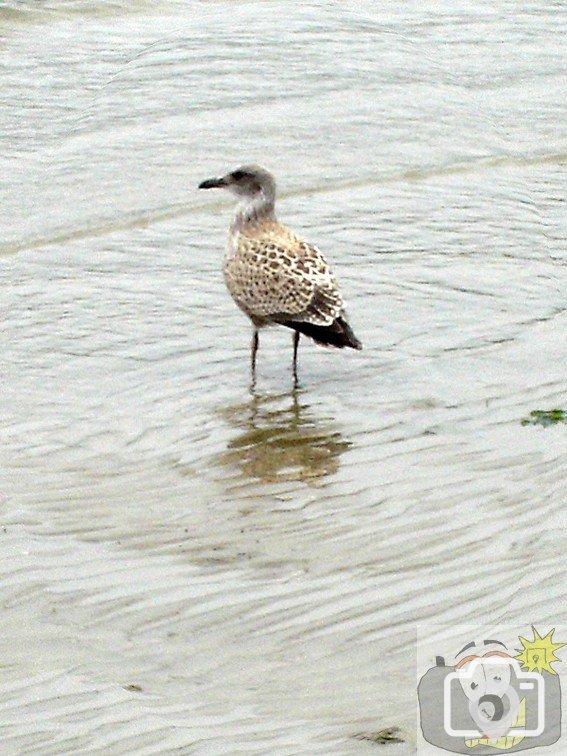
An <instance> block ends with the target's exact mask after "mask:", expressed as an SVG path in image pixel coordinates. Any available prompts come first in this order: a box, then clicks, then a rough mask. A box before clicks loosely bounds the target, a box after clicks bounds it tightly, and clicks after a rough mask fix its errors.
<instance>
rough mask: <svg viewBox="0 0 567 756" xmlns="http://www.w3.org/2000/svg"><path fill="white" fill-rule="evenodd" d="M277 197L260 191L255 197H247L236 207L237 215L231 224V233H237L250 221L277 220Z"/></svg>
mask: <svg viewBox="0 0 567 756" xmlns="http://www.w3.org/2000/svg"><path fill="white" fill-rule="evenodd" d="M275 217H276V215H275V197H274V196H273V195H272V194H266V193H264V192H259V193H258V194H256V195H255V196H254V197H247V198H246V199H245V200H243V201H242V202H241V203H240V204H239V205H238V207H237V209H236V215H235V216H234V220H233V221H232V223H231V226H230V232H231V234H237V233H239V232H240V231H242V230H243V228H245V227H246V226H247V225H248V224H249V223H252V224H254V223H260V222H262V221H264V220H275Z"/></svg>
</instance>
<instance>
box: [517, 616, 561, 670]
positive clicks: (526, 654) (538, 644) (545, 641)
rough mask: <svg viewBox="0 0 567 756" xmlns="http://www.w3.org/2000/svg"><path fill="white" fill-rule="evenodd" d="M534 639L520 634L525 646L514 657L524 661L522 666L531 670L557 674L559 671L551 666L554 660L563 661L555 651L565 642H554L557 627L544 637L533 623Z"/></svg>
mask: <svg viewBox="0 0 567 756" xmlns="http://www.w3.org/2000/svg"><path fill="white" fill-rule="evenodd" d="M532 630H533V633H534V639H533V640H531V641H529V640H527V638H522V636H520V638H519V640H520V642H521V644H522V646H523V647H524V650H523V651H521V652H520V653H519V654H518V656H516V657H514V658H515V659H519V660H520V661H521V662H522V667H524V668H527V669H528V671H530V672H534V671H535V672H542V671H544V670H545V671H546V672H551V674H552V675H556V674H557V672H556V671H555V670H554V669H553V667H552V666H551V665H552V663H553V662H557V661H561V659H559V658H558V657H557V656H555V651H557V649H558V648H562V647H563V646H564V645H565V643H554V642H553V633H554V632H555V628H553V630H550V631H549V632H548V634H547V635H546V636H545V638H542V637H541V636H540V635H539V633H538V631H537V630H536V629H535V627H534V626H533V625H532Z"/></svg>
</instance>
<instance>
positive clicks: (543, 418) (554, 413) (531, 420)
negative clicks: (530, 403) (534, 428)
mask: <svg viewBox="0 0 567 756" xmlns="http://www.w3.org/2000/svg"><path fill="white" fill-rule="evenodd" d="M557 423H567V412H565V410H560V409H552V410H532V411H531V412H530V416H529V417H524V419H523V420H522V425H543V426H544V427H547V426H548V425H556V424H557Z"/></svg>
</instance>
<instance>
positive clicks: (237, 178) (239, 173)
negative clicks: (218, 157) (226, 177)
mask: <svg viewBox="0 0 567 756" xmlns="http://www.w3.org/2000/svg"><path fill="white" fill-rule="evenodd" d="M245 176H246V173H245V172H244V171H234V173H233V174H232V178H233V179H234V180H235V181H240V180H241V179H243V178H244V177H245Z"/></svg>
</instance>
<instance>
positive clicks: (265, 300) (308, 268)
mask: <svg viewBox="0 0 567 756" xmlns="http://www.w3.org/2000/svg"><path fill="white" fill-rule="evenodd" d="M278 226H279V224H278ZM278 232H279V233H278ZM224 276H225V281H226V284H227V286H228V289H229V291H230V293H231V294H232V296H233V298H234V299H235V301H236V302H237V304H238V305H239V306H240V307H241V308H242V309H243V310H245V311H246V312H248V313H249V314H250V315H251V316H255V317H258V318H266V319H271V320H279V319H282V318H285V319H287V320H291V321H297V322H304V323H313V324H315V325H322V326H325V325H331V323H333V321H334V320H335V319H336V318H337V317H339V315H340V314H341V312H342V310H343V308H344V302H343V299H342V297H341V294H340V292H339V289H338V286H337V282H336V280H335V277H334V275H333V272H332V270H331V268H330V266H329V264H328V262H327V260H326V259H325V258H324V256H323V255H322V254H321V252H320V251H319V250H318V249H317V247H314V246H312V245H310V244H307V243H306V242H304V241H303V240H302V239H299V238H298V237H297V236H295V235H294V234H292V233H291V232H290V231H288V230H287V229H285V228H284V227H282V226H279V228H277V229H275V231H272V232H271V233H263V234H261V235H257V236H251V235H250V236H249V235H246V234H240V236H239V238H238V248H237V250H236V252H235V254H234V255H232V256H231V257H229V258H227V260H226V261H225V265H224Z"/></svg>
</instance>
